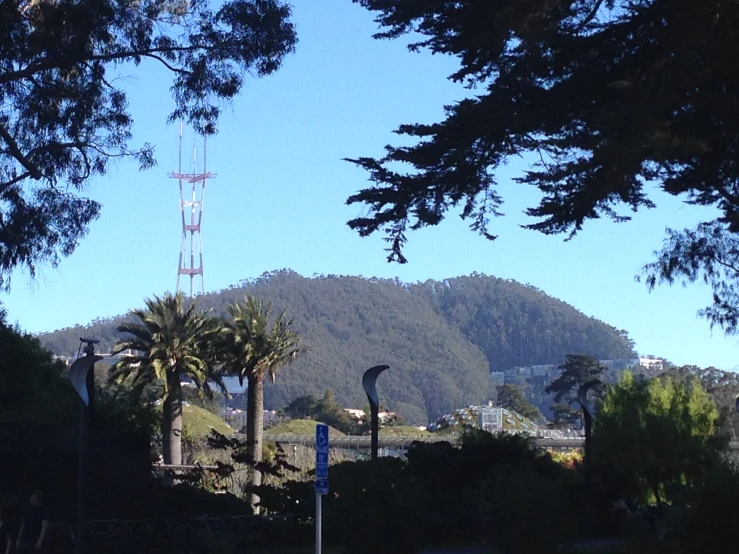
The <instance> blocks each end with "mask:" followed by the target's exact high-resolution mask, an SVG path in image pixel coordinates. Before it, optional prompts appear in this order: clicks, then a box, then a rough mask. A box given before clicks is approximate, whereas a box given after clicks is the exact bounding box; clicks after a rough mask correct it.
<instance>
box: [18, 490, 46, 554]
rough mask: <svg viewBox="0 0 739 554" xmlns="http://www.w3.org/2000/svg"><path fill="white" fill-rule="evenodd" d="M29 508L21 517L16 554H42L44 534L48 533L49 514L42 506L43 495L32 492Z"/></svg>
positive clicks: (39, 492)
mask: <svg viewBox="0 0 739 554" xmlns="http://www.w3.org/2000/svg"><path fill="white" fill-rule="evenodd" d="M29 504H30V505H29V506H28V508H27V509H26V513H25V514H24V515H23V523H21V528H20V530H19V531H18V539H17V541H16V547H17V549H18V554H31V553H33V552H42V551H43V550H44V547H45V546H46V542H45V541H46V534H47V532H48V531H49V513H48V511H47V510H46V506H44V495H43V493H42V492H41V491H34V492H33V494H31V497H30V499H29Z"/></svg>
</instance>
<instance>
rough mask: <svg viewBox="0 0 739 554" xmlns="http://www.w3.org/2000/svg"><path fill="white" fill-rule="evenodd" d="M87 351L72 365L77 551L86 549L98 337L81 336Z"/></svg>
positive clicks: (75, 548) (70, 373)
mask: <svg viewBox="0 0 739 554" xmlns="http://www.w3.org/2000/svg"><path fill="white" fill-rule="evenodd" d="M80 342H81V343H83V344H84V345H85V347H84V349H83V351H84V353H85V355H84V356H83V357H81V358H77V360H75V362H74V363H73V364H72V366H71V367H70V368H69V380H70V381H71V382H72V386H73V387H74V389H75V390H76V391H77V394H78V395H79V397H80V409H79V414H80V418H79V428H78V434H77V510H76V515H77V532H76V537H75V543H74V552H75V554H83V553H84V551H85V489H86V486H85V485H86V484H87V433H88V427H89V419H90V414H89V412H90V408H91V406H92V402H91V397H92V395H94V392H95V381H94V379H95V372H94V371H92V368H93V367H94V366H95V362H97V361H98V360H102V359H103V358H102V356H96V355H95V344H97V343H98V342H100V341H98V340H97V339H85V338H81V339H80Z"/></svg>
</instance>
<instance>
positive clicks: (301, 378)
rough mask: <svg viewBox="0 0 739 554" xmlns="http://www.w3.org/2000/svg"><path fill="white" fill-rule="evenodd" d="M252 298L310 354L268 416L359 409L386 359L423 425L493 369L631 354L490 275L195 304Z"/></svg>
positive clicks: (337, 283)
mask: <svg viewBox="0 0 739 554" xmlns="http://www.w3.org/2000/svg"><path fill="white" fill-rule="evenodd" d="M245 292H246V293H248V294H253V295H257V296H259V297H261V298H264V299H265V300H271V301H273V303H274V305H275V308H278V309H279V310H286V311H287V312H288V313H289V314H290V315H291V317H293V318H294V320H295V327H296V330H297V331H298V332H299V333H300V334H301V335H302V336H303V337H304V343H305V345H306V346H307V348H308V352H307V353H306V354H305V355H303V356H301V358H300V359H298V360H296V361H295V363H294V364H293V365H292V366H291V367H290V368H289V370H287V371H285V372H284V374H283V375H281V376H280V381H279V383H277V384H276V385H269V384H268V385H267V386H266V387H265V406H267V407H268V408H271V409H280V408H282V407H284V406H286V405H287V404H288V403H289V402H290V401H292V400H293V399H295V398H297V397H299V396H304V395H314V396H320V395H322V394H323V393H324V392H325V391H326V390H327V389H332V390H333V391H334V393H335V394H336V398H337V401H338V402H340V403H341V404H342V405H344V406H353V407H362V406H364V405H365V403H366V397H365V395H364V391H363V390H362V387H361V385H360V378H361V375H362V372H363V371H365V370H366V369H367V368H368V367H371V366H373V365H376V364H378V363H386V364H388V365H390V369H389V370H388V371H386V372H385V373H383V375H382V376H381V378H380V379H379V381H378V391H379V393H380V396H381V398H382V400H383V402H384V403H385V404H386V405H387V407H388V408H389V409H391V410H393V411H396V412H398V413H399V414H400V415H401V416H402V417H403V418H404V419H405V420H407V421H409V422H411V423H425V422H427V421H429V419H431V420H433V419H436V418H437V417H439V416H441V415H443V414H445V413H449V412H451V411H453V410H454V409H456V408H458V407H460V406H468V405H473V404H480V403H482V402H484V401H485V400H487V399H488V398H491V397H492V396H493V394H494V392H493V390H492V384H491V381H490V378H489V371H490V370H496V371H501V370H504V369H507V368H512V367H516V366H523V365H529V364H535V363H547V362H549V363H560V362H561V361H562V360H563V359H564V356H565V354H567V353H569V352H585V353H590V354H592V355H594V356H596V357H598V358H627V357H631V356H632V355H633V351H632V346H631V344H630V342H629V340H628V337H627V336H626V334H625V332H623V331H618V330H616V329H615V328H613V327H610V326H608V325H606V324H604V323H602V322H600V321H598V320H597V319H594V318H588V317H586V316H584V315H582V314H581V313H579V312H578V311H577V310H576V309H574V308H573V307H571V306H569V305H567V304H565V303H563V302H561V301H558V300H556V299H554V298H551V297H549V296H547V295H545V294H544V293H543V292H541V291H539V290H537V289H535V288H533V287H527V286H522V285H520V284H518V283H516V282H513V281H505V280H502V279H496V278H494V277H487V276H483V275H474V276H469V277H460V278H457V279H449V280H446V281H443V282H438V281H427V282H425V283H421V284H417V285H407V284H403V283H400V282H397V281H390V280H380V279H362V278H359V277H338V276H327V277H317V278H313V279H308V278H304V277H301V276H300V275H298V274H296V273H294V272H291V271H279V272H274V273H271V274H265V275H264V276H262V277H261V278H259V279H257V280H255V281H253V282H248V283H242V284H241V285H240V286H237V287H232V288H230V289H226V290H223V291H220V292H219V293H214V294H208V295H205V296H203V297H201V298H199V299H198V305H199V307H201V308H203V309H212V310H213V314H214V315H217V314H222V315H225V309H226V306H227V305H228V304H229V303H231V302H234V301H237V300H241V299H242V298H243V296H244V293H245ZM121 322H122V318H114V319H111V320H107V321H102V320H99V321H95V322H93V323H92V324H91V325H90V326H88V327H82V326H77V327H72V328H69V329H63V330H61V331H56V332H54V333H49V334H45V335H42V336H41V337H40V338H41V340H42V342H43V343H44V344H45V345H46V346H47V347H48V348H50V349H51V350H52V351H54V352H56V353H60V354H67V355H69V354H71V353H72V352H76V348H77V345H78V339H79V337H80V336H82V335H80V333H85V334H92V335H93V336H96V337H98V338H100V339H101V344H100V347H101V349H102V350H106V349H108V348H110V347H111V346H112V345H113V343H114V342H115V341H116V340H117V338H118V337H117V335H116V333H115V327H116V325H118V324H120V323H121ZM543 404H544V405H548V401H547V402H543Z"/></svg>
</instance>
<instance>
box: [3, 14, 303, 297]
mask: <svg viewBox="0 0 739 554" xmlns="http://www.w3.org/2000/svg"><path fill="white" fill-rule="evenodd" d="M290 15H291V11H290V7H289V6H288V4H286V3H283V2H282V1H281V0H227V1H226V2H223V3H220V5H219V6H218V7H217V8H215V9H214V8H211V7H210V5H209V2H208V0H190V1H187V2H185V1H180V0H142V1H140V2H128V1H125V0H124V1H117V0H58V1H54V2H48V1H44V0H41V1H32V0H20V1H18V2H2V3H1V4H0V103H1V105H2V108H0V286H5V287H6V288H7V286H8V285H9V281H8V279H9V273H10V272H11V271H12V269H13V268H15V267H17V266H25V267H26V268H27V269H28V270H29V271H30V273H31V274H33V273H34V269H35V267H36V265H37V264H38V263H39V262H44V261H48V262H51V263H52V264H55V263H57V262H58V259H59V256H60V255H61V256H66V255H69V254H70V253H71V252H72V251H73V250H74V249H75V247H76V246H77V243H78V242H79V240H80V239H81V238H82V237H83V236H84V235H85V233H86V231H87V228H88V225H89V224H90V222H91V221H93V220H94V219H95V218H96V217H97V216H98V213H99V210H100V205H99V204H98V203H97V202H95V201H93V200H91V199H89V198H84V197H82V196H80V195H79V193H80V192H81V190H82V189H83V186H84V185H85V183H86V182H87V181H88V179H89V178H90V177H92V176H94V175H102V174H104V173H105V172H106V170H107V169H108V166H109V164H110V162H111V160H114V159H118V158H127V157H130V158H133V159H135V160H136V161H137V162H138V163H139V165H140V166H141V167H142V168H148V167H151V166H152V165H153V164H154V157H153V147H152V146H151V145H149V144H143V145H142V146H131V145H130V144H129V142H130V140H131V127H132V125H133V117H132V115H131V114H130V113H129V112H128V101H127V96H126V92H125V90H124V89H123V88H122V86H121V82H122V81H121V80H117V79H115V78H113V77H112V76H111V75H110V73H111V71H112V70H113V69H114V68H116V67H119V66H120V65H121V64H129V65H132V66H138V65H139V64H141V63H142V62H144V61H148V62H153V63H157V64H159V65H160V66H161V67H162V68H164V70H165V71H167V72H169V73H170V74H171V77H172V79H173V81H172V85H171V91H172V95H173V99H174V105H173V110H172V111H171V113H170V114H169V121H175V120H181V121H184V122H186V123H188V124H190V125H192V126H193V127H194V129H195V131H196V132H198V133H200V134H203V135H210V134H213V133H215V132H216V128H217V121H218V117H219V114H220V109H219V101H223V100H228V99H231V98H233V97H234V96H236V95H237V94H238V93H239V91H240V90H241V88H242V86H243V82H244V75H246V74H250V75H253V76H265V75H269V74H271V73H273V72H274V71H276V70H277V69H278V68H279V67H280V65H281V63H282V60H283V58H284V57H285V55H287V54H288V53H290V52H291V51H292V50H293V49H294V47H295V43H296V34H295V28H294V27H293V25H292V23H291V21H290Z"/></svg>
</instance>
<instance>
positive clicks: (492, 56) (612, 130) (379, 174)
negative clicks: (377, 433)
mask: <svg viewBox="0 0 739 554" xmlns="http://www.w3.org/2000/svg"><path fill="white" fill-rule="evenodd" d="M354 1H355V2H356V3H357V4H360V5H361V6H364V7H365V8H367V9H368V10H370V11H372V12H373V13H375V14H376V16H377V17H376V21H377V22H378V24H379V25H380V32H379V33H378V34H377V35H376V37H377V38H382V39H392V38H398V37H401V36H404V35H407V34H411V33H413V34H414V35H413V39H414V40H415V42H413V43H412V44H411V45H410V47H409V48H410V50H411V51H419V50H428V51H431V52H433V53H440V54H447V55H450V56H453V57H455V58H457V59H458V60H459V62H460V67H459V70H458V71H457V72H455V73H454V74H453V75H451V76H450V78H451V79H453V80H454V81H457V82H460V83H463V84H466V85H468V86H469V87H470V89H471V94H470V96H469V97H468V98H466V99H464V100H461V101H459V102H457V103H455V104H453V105H450V106H447V107H446V117H445V118H444V119H443V120H442V121H440V122H438V123H433V124H405V125H401V126H400V127H399V128H398V130H397V133H399V134H401V135H405V136H407V137H411V138H412V139H416V140H417V142H416V143H415V144H412V145H411V146H401V147H394V146H388V147H386V151H385V155H384V156H382V157H380V158H373V157H360V158H354V159H351V160H350V161H352V162H353V163H355V164H357V165H358V166H360V167H362V168H364V169H365V170H367V172H368V175H369V178H370V180H371V182H372V185H371V186H369V187H367V188H365V189H363V190H361V191H360V192H358V193H357V194H355V195H353V196H351V197H350V198H349V199H348V203H350V204H352V203H358V204H361V205H363V206H365V207H366V208H368V210H369V213H368V215H366V216H363V217H359V218H356V219H354V220H352V221H351V222H350V223H349V225H350V226H351V227H352V228H354V229H356V230H357V231H359V233H360V234H361V235H369V234H372V233H374V232H376V231H384V232H386V233H387V235H388V240H389V241H390V255H389V258H390V259H391V260H396V261H399V262H405V257H404V255H403V252H402V249H403V245H404V243H405V242H406V239H407V235H406V234H407V232H408V231H410V230H412V229H418V228H420V227H424V226H427V225H437V224H439V223H440V222H441V221H442V220H443V219H444V217H445V216H446V215H447V214H448V213H449V210H450V209H452V208H453V207H460V208H461V209H462V217H463V218H465V219H467V220H469V221H470V224H471V227H472V228H473V229H474V230H476V231H478V232H480V233H482V234H483V235H485V236H486V237H488V238H491V239H492V238H494V228H491V227H489V225H488V223H489V221H488V219H489V217H490V216H496V215H500V214H501V213H502V204H503V198H502V197H501V196H500V194H499V193H498V181H499V173H498V170H499V169H500V168H501V167H502V166H503V165H504V164H505V163H506V162H508V161H510V160H511V159H512V158H516V157H518V156H524V159H526V160H527V161H530V162H532V165H531V166H530V167H529V169H528V170H527V171H525V172H523V174H520V175H519V176H518V177H517V179H516V181H517V182H519V183H522V184H525V185H530V186H534V187H536V188H538V189H539V191H541V193H542V197H541V201H540V202H539V204H538V205H532V206H530V207H529V208H528V210H527V213H528V214H529V215H531V216H533V217H534V218H535V221H534V222H533V223H532V224H530V225H528V227H529V228H531V229H534V230H537V231H540V232H543V233H546V234H559V233H565V234H567V235H569V236H571V235H572V234H574V233H576V232H578V231H580V230H581V229H582V228H583V226H584V225H585V223H586V222H587V221H588V220H591V219H596V218H601V217H608V218H611V219H613V220H615V221H625V220H627V219H629V216H628V214H629V212H630V211H632V210H633V211H636V210H637V209H639V208H649V207H652V206H654V200H653V198H654V197H653V194H652V193H653V192H654V191H655V190H656V188H661V189H662V190H663V191H665V192H666V193H668V194H670V195H674V196H679V197H680V198H682V199H684V200H685V201H686V202H688V203H690V204H696V205H703V206H713V207H715V208H716V209H717V215H716V219H709V220H708V221H706V222H704V224H702V225H701V226H699V227H698V228H697V229H695V230H689V229H686V230H684V231H679V230H677V231H671V232H670V234H669V238H668V241H667V242H666V243H665V245H664V249H663V250H662V252H661V253H660V254H659V256H658V260H657V262H656V263H655V264H654V265H651V266H649V267H647V275H648V277H649V281H648V282H649V284H650V285H651V286H653V285H654V284H656V283H657V282H668V283H672V282H673V281H674V280H678V281H679V280H681V279H685V280H686V281H695V280H704V279H705V280H706V281H707V282H708V283H709V284H710V285H711V286H712V287H713V288H714V291H715V293H716V298H715V302H714V305H713V306H712V307H709V308H708V309H707V310H706V311H705V312H704V314H703V315H705V316H706V317H708V319H709V320H710V321H711V323H713V324H717V325H719V326H721V327H723V328H724V329H725V330H727V331H728V332H730V333H733V332H736V331H737V322H738V321H739V311H738V310H737V308H736V306H737V305H739V304H738V303H737V298H739V294H738V293H737V278H738V277H739V274H738V269H737V268H739V254H737V252H739V250H738V249H737V247H736V242H737V238H736V237H737V232H739V166H738V165H737V152H738V151H739V117H738V116H739V92H737V91H739V65H737V64H736V62H735V59H734V53H735V52H737V51H739V4H737V3H736V2H724V1H721V0H684V1H675V0H639V1H631V0H565V1H562V2H551V1H550V0H529V1H520V0H439V1H434V2H427V1H423V0H392V1H389V0H354ZM418 92H419V93H421V91H418Z"/></svg>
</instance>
